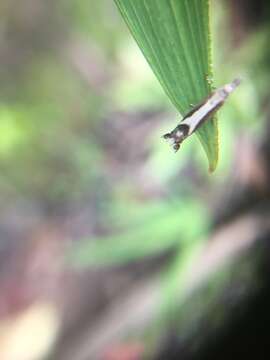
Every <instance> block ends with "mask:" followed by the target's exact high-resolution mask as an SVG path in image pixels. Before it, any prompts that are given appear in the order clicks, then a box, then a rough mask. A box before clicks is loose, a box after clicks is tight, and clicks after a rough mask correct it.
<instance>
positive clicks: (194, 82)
mask: <svg viewBox="0 0 270 360" xmlns="http://www.w3.org/2000/svg"><path fill="white" fill-rule="evenodd" d="M114 1H115V3H116V4H117V6H118V8H119V10H120V12H121V14H122V16H123V18H124V19H125V21H126V23H127V25H128V27H129V28H130V31H131V33H132V34H133V36H134V38H135V40H136V41H137V43H138V45H139V47H140V48H141V50H142V52H143V54H144V56H145V58H146V59H147V61H148V63H149V64H150V66H151V67H152V70H153V72H154V73H155V75H156V77H157V78H158V80H159V82H160V83H161V85H162V87H163V88H164V90H165V92H166V93H167V95H168V97H169V98H170V100H171V101H172V103H173V104H174V105H175V107H176V108H177V110H178V111H179V112H180V113H181V115H183V116H184V115H185V114H186V113H187V112H188V111H189V110H190V109H191V104H193V105H196V104H197V103H199V102H201V101H202V100H203V99H204V98H205V97H207V95H208V94H209V93H210V92H211V90H212V89H211V85H210V83H209V81H208V80H207V79H210V78H211V77H212V69H211V56H210V52H211V51H210V31H209V0H114ZM196 133H197V135H198V137H199V139H200V141H201V143H202V146H203V148H204V150H205V152H206V154H207V157H208V161H209V169H210V171H214V170H215V168H216V165H217V161H218V130H217V124H216V120H215V119H213V120H209V121H207V122H206V123H205V124H204V125H203V126H202V127H201V128H200V129H198V130H197V132H196Z"/></svg>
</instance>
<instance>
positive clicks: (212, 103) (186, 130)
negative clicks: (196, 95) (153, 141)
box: [163, 78, 241, 152]
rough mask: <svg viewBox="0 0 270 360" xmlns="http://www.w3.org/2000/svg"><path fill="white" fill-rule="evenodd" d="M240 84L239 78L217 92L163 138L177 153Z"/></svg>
mask: <svg viewBox="0 0 270 360" xmlns="http://www.w3.org/2000/svg"><path fill="white" fill-rule="evenodd" d="M240 82H241V80H240V79H239V78H237V79H234V80H233V81H232V82H231V83H229V84H226V85H224V86H222V87H220V88H218V89H217V90H215V91H214V92H213V93H212V94H210V95H209V96H208V97H207V98H206V99H205V100H204V101H203V102H201V103H200V104H199V105H197V106H195V107H194V108H193V109H192V110H191V111H190V112H189V113H188V114H186V115H185V116H184V118H183V120H182V121H181V123H180V124H179V125H177V126H176V128H175V129H174V130H173V131H171V132H169V133H167V134H165V135H163V138H164V139H166V140H167V141H168V142H169V143H170V144H171V145H172V147H173V149H174V151H175V152H176V151H177V150H179V148H180V145H181V143H182V142H183V141H184V140H185V139H186V138H187V137H188V136H190V135H192V134H193V133H194V131H196V130H197V129H198V128H199V127H200V126H201V125H202V124H203V123H204V122H205V121H206V120H207V119H209V118H210V117H211V116H212V115H213V114H214V113H215V112H216V111H217V110H218V109H219V108H220V107H221V106H222V105H223V104H224V101H225V100H226V99H227V97H228V96H229V95H230V94H231V93H232V92H233V91H234V90H235V89H236V88H237V86H238V85H239V84H240Z"/></svg>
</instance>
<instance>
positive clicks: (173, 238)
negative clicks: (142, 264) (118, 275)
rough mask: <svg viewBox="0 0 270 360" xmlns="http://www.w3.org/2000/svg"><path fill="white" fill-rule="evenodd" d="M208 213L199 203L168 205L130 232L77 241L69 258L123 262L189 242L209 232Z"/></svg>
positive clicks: (79, 264)
mask: <svg viewBox="0 0 270 360" xmlns="http://www.w3.org/2000/svg"><path fill="white" fill-rule="evenodd" d="M207 223H208V221H207V216H206V214H205V211H204V210H203V209H202V208H201V206H200V205H199V204H198V203H193V202H188V201H187V202H186V203H185V204H182V203H181V204H180V205H177V206H175V205H174V206H172V205H169V206H168V205H167V206H164V208H163V209H161V210H160V211H159V213H157V214H155V215H154V216H153V217H152V219H147V220H145V221H142V222H141V223H140V224H134V226H130V227H129V229H128V230H127V231H124V232H122V233H120V234H117V235H111V236H107V237H104V238H92V239H84V240H83V241H81V242H80V243H79V244H76V243H75V244H74V246H73V247H72V248H71V251H70V253H69V261H70V262H71V264H73V265H74V266H76V267H84V266H89V265H91V266H100V265H101V266H104V265H113V264H117V265H119V264H123V263H128V262H129V261H134V260H139V259H142V258H144V257H146V256H153V255H157V254H160V253H162V252H164V251H166V250H168V249H172V248H173V247H176V246H179V245H180V244H181V245H183V246H185V244H186V243H188V244H189V245H190V242H192V241H193V240H194V239H197V238H198V237H199V236H201V235H202V233H204V232H205V231H206V227H207Z"/></svg>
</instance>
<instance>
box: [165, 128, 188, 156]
mask: <svg viewBox="0 0 270 360" xmlns="http://www.w3.org/2000/svg"><path fill="white" fill-rule="evenodd" d="M188 133H189V126H188V125H187V124H182V125H181V124H180V125H178V126H177V127H176V128H175V129H174V130H173V131H171V132H170V133H167V134H165V135H163V138H164V139H165V140H167V141H168V142H169V144H170V145H171V146H172V148H173V149H174V151H175V152H176V151H178V150H179V149H180V145H181V143H182V142H183V141H184V140H185V138H186V137H187V136H188Z"/></svg>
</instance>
